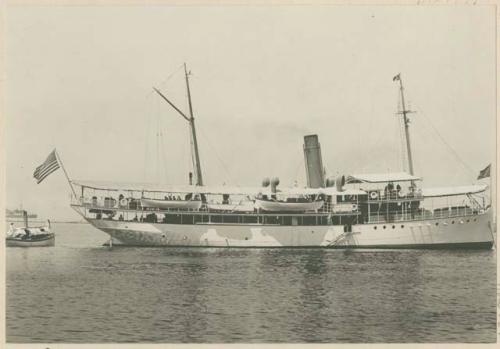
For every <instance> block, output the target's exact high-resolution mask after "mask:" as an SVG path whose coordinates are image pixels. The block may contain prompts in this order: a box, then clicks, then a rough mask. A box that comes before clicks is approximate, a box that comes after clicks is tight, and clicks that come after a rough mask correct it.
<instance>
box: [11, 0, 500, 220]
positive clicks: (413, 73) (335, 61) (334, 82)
mask: <svg viewBox="0 0 500 349" xmlns="http://www.w3.org/2000/svg"><path fill="white" fill-rule="evenodd" d="M4 25H5V41H4V50H5V56H4V57H5V66H4V68H5V71H4V76H5V81H4V96H3V99H4V102H5V104H4V110H3V111H4V115H5V116H6V132H5V133H6V146H7V150H6V156H7V162H6V163H7V168H6V170H7V206H8V207H10V208H15V207H18V206H19V205H20V204H22V205H23V206H24V207H25V208H27V209H28V210H30V211H34V212H38V213H39V214H40V215H41V216H43V217H50V218H53V219H61V218H63V219H67V218H77V215H76V213H74V212H73V211H72V210H71V208H70V207H69V193H70V190H69V187H68V185H67V183H66V181H65V178H64V175H63V172H62V171H58V172H55V173H54V174H53V175H51V176H50V177H48V178H47V179H46V180H45V182H43V183H42V184H40V185H37V184H36V182H35V181H34V179H33V178H32V173H33V170H34V169H35V167H36V166H38V165H39V164H40V163H41V162H42V161H43V160H44V159H45V158H46V156H47V155H48V154H49V153H50V151H51V150H52V149H53V148H57V149H58V151H59V153H60V155H61V157H62V159H63V161H64V164H65V166H66V168H67V170H68V172H69V174H70V176H71V177H72V178H75V179H92V180H114V181H129V182H143V181H148V182H151V181H161V182H165V183H174V184H175V183H182V184H184V183H186V181H187V172H188V171H189V170H190V164H191V161H190V157H189V154H190V153H189V151H190V149H189V133H188V128H187V124H186V122H185V121H184V120H183V119H182V118H180V117H179V116H178V115H177V114H176V113H175V111H173V110H172V109H171V108H170V107H169V106H168V105H167V104H166V103H165V102H164V101H163V100H161V99H160V98H159V97H158V96H157V95H155V94H154V93H152V92H151V91H152V89H151V87H152V86H157V87H159V88H160V89H161V90H162V91H163V92H164V93H165V94H166V95H167V96H169V97H171V99H172V100H174V102H175V103H177V105H178V106H179V107H181V108H182V109H183V110H185V111H186V112H187V105H186V90H185V84H184V81H183V75H182V70H181V69H179V68H180V67H181V65H182V63H183V62H187V64H188V66H189V69H191V71H192V76H191V89H192V97H193V106H194V112H195V117H196V122H197V128H198V138H199V145H200V153H201V162H202V166H203V172H204V177H205V182H206V184H221V183H224V182H225V183H228V184H239V185H259V184H260V182H261V179H262V178H263V177H265V176H278V177H280V179H281V183H282V184H283V185H289V184H291V183H293V182H294V181H295V180H297V181H299V183H302V184H304V183H305V170H304V161H303V150H302V144H303V136H304V135H306V134H312V133H317V134H318V135H319V139H320V142H321V146H322V154H323V162H324V164H325V166H326V167H327V171H328V173H330V174H333V175H336V174H349V173H369V172H381V171H383V172H385V171H401V170H402V167H401V166H402V161H401V139H400V133H399V132H400V131H399V128H398V127H399V126H398V125H399V121H398V117H397V116H396V115H395V112H396V111H397V107H398V85H397V83H395V82H393V81H392V77H393V76H394V75H396V74H397V73H399V72H401V74H402V78H403V82H404V84H405V87H406V98H407V101H408V102H409V104H410V107H411V109H412V110H415V111H417V113H416V114H412V115H411V119H412V123H411V131H412V143H413V150H414V160H415V170H416V174H418V175H421V176H422V177H424V180H425V182H424V183H425V185H426V186H432V185H439V186H446V185H455V184H457V185H459V184H470V183H472V182H473V180H474V177H475V176H476V175H477V172H478V171H479V170H480V169H482V168H483V167H484V166H486V165H487V164H488V163H490V162H492V161H493V160H494V154H495V107H496V104H495V103H496V100H495V98H496V96H495V83H496V82H495V74H496V71H495V35H494V34H495V28H494V25H495V9H494V7H493V6H489V7H488V6H475V7H465V6H464V7H447V6H437V7H412V6H373V7H370V6H296V7H293V6H274V7H270V6H267V7H266V6H227V7H222V6H209V7H197V6H157V7H153V6H131V7H127V6H99V7H97V6H85V7H78V6H67V7H62V6H59V7H57V6H39V7H35V6H31V7H23V6H12V7H9V8H7V11H6V15H5V23H4ZM172 74H173V75H172ZM436 130H438V131H439V133H437V132H436ZM450 148H452V149H453V151H452V150H450ZM457 156H458V157H459V158H460V159H461V160H459V159H457ZM461 161H463V162H464V163H465V165H464V164H462V162H461Z"/></svg>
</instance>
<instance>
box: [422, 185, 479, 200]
mask: <svg viewBox="0 0 500 349" xmlns="http://www.w3.org/2000/svg"><path fill="white" fill-rule="evenodd" d="M487 188H488V186H487V185H485V184H481V185H466V186H460V187H442V188H423V189H422V194H423V196H424V197H427V198H429V197H439V196H454V195H467V194H477V193H482V192H484V191H485V190H486V189H487Z"/></svg>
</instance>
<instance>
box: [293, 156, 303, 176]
mask: <svg viewBox="0 0 500 349" xmlns="http://www.w3.org/2000/svg"><path fill="white" fill-rule="evenodd" d="M303 164H304V156H301V157H300V160H299V161H298V164H297V166H296V167H295V175H294V178H295V180H296V181H297V182H298V180H297V177H298V174H299V169H300V167H302V165H303Z"/></svg>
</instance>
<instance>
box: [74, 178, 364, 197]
mask: <svg viewBox="0 0 500 349" xmlns="http://www.w3.org/2000/svg"><path fill="white" fill-rule="evenodd" d="M72 183H73V184H75V185H78V186H82V187H86V188H90V189H95V190H107V191H124V192H127V191H134V192H142V191H145V192H163V193H186V194H187V193H198V194H214V195H218V194H219V195H220V194H229V195H257V194H259V193H262V194H266V195H270V194H271V189H270V188H269V187H266V188H264V187H238V186H226V185H219V186H194V185H169V184H154V183H123V182H122V183H120V182H107V181H87V180H73V181H72ZM277 194H282V195H318V194H325V195H362V194H366V192H365V191H363V190H358V189H348V188H346V190H345V191H342V192H339V191H337V189H336V188H335V187H329V188H300V187H292V188H287V187H282V188H279V187H278V192H277Z"/></svg>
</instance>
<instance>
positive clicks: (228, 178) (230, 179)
mask: <svg viewBox="0 0 500 349" xmlns="http://www.w3.org/2000/svg"><path fill="white" fill-rule="evenodd" d="M200 134H201V136H202V137H203V139H204V140H205V141H206V143H207V144H208V145H209V147H210V148H211V149H212V150H213V152H214V154H215V157H216V158H217V160H218V161H219V162H220V165H221V166H222V169H223V170H224V171H225V172H226V180H228V182H230V183H233V185H234V186H236V187H239V185H238V184H236V183H235V182H233V180H232V176H231V174H230V172H229V170H228V169H227V167H226V165H225V163H224V161H222V158H221V157H220V156H219V154H218V153H217V150H216V149H215V147H214V146H213V145H212V143H211V142H210V140H209V139H208V137H207V136H206V135H205V133H204V132H203V130H201V132H200Z"/></svg>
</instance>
